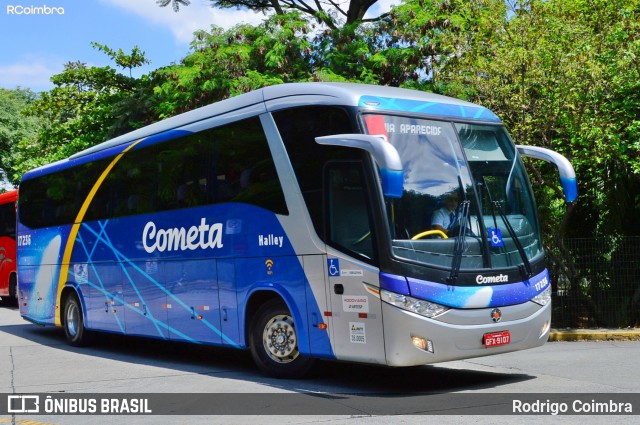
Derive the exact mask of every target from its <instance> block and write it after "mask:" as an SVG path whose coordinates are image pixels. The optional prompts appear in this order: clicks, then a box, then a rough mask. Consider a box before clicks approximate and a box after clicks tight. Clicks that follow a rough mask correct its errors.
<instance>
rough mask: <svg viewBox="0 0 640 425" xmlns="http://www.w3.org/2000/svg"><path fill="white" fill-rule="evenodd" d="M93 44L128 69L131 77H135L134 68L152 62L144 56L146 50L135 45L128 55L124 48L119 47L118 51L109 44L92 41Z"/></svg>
mask: <svg viewBox="0 0 640 425" xmlns="http://www.w3.org/2000/svg"><path fill="white" fill-rule="evenodd" d="M91 46H92V47H93V48H95V49H97V50H100V51H101V52H103V53H105V54H106V55H107V56H109V57H110V58H111V60H113V61H114V62H115V63H116V65H118V66H119V67H121V68H123V69H128V70H129V77H133V75H132V71H133V68H137V67H139V66H142V65H146V64H150V63H151V61H150V60H148V59H147V58H146V57H145V56H144V52H143V51H142V50H140V48H139V47H138V46H134V47H133V49H131V53H129V54H128V55H127V54H125V53H124V52H123V51H122V49H118V51H117V52H116V51H115V50H113V49H111V48H109V47H108V46H105V45H104V44H100V43H96V42H91Z"/></svg>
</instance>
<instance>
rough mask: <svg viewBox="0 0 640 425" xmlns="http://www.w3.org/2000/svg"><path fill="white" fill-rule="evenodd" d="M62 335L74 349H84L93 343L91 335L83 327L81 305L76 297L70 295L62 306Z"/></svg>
mask: <svg viewBox="0 0 640 425" xmlns="http://www.w3.org/2000/svg"><path fill="white" fill-rule="evenodd" d="M64 333H65V336H66V337H67V342H68V343H69V345H72V346H74V347H84V346H87V345H89V344H91V342H92V341H93V333H92V332H91V331H89V330H87V329H86V328H85V327H84V316H83V315H82V304H80V300H78V297H77V296H76V295H70V296H69V297H68V298H67V302H66V303H65V306H64Z"/></svg>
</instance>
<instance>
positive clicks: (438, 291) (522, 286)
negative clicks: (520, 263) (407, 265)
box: [380, 269, 550, 308]
mask: <svg viewBox="0 0 640 425" xmlns="http://www.w3.org/2000/svg"><path fill="white" fill-rule="evenodd" d="M549 284H550V280H549V272H548V271H547V270H546V269H545V270H544V271H542V272H541V273H539V274H538V275H536V276H534V277H532V278H531V279H529V280H525V281H523V282H517V283H508V284H504V285H478V286H450V285H445V284H442V283H436V282H429V281H426V280H419V279H414V278H411V277H409V278H406V279H405V278H404V277H402V276H394V275H389V274H386V273H381V274H380V287H381V289H386V290H388V291H392V292H396V293H399V294H403V295H410V296H412V297H415V298H419V299H423V300H427V301H431V302H434V303H438V304H442V305H445V306H448V307H452V308H489V307H503V306H507V305H516V304H522V303H524V302H527V301H530V300H531V299H532V298H534V297H535V296H536V295H538V294H540V293H541V292H542V291H544V290H545V289H547V287H548V286H549Z"/></svg>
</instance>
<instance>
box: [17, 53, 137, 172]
mask: <svg viewBox="0 0 640 425" xmlns="http://www.w3.org/2000/svg"><path fill="white" fill-rule="evenodd" d="M94 47H97V48H99V49H100V50H102V51H103V52H105V53H107V54H109V55H110V56H111V57H112V59H114V60H116V62H117V63H118V64H119V65H120V66H125V67H133V66H139V65H140V64H143V63H146V62H147V60H146V59H145V58H144V54H143V53H142V52H140V51H139V50H138V49H137V48H136V49H134V50H133V51H132V53H131V55H128V56H127V55H124V53H123V52H122V50H119V51H118V52H114V51H113V50H111V49H109V48H108V47H106V46H101V45H98V44H96V43H94ZM51 81H52V82H53V83H54V85H55V87H54V88H53V89H52V90H50V91H48V92H44V93H41V94H40V96H39V97H38V98H37V99H35V100H34V101H32V102H30V103H29V105H28V107H27V108H26V109H25V113H26V114H27V115H28V116H29V117H30V119H35V120H37V121H38V122H39V123H40V126H39V128H38V130H37V133H36V134H35V136H32V137H23V138H22V139H21V140H20V141H19V142H18V143H17V145H15V146H14V147H13V149H12V152H11V164H10V167H9V168H10V171H11V179H12V180H13V181H18V180H19V178H20V176H21V175H22V174H24V172H26V171H28V170H30V169H32V168H34V167H37V166H40V165H43V164H47V163H50V162H53V161H56V160H59V159H62V158H66V157H68V156H70V155H72V154H74V153H76V152H78V151H80V150H83V149H86V148H88V147H91V146H94V145H96V144H97V143H100V142H102V141H104V140H106V139H108V138H110V137H113V136H115V135H118V134H121V133H123V132H126V131H129V130H131V129H132V128H135V127H136V126H139V125H142V123H144V122H145V120H144V119H143V118H139V116H140V113H139V112H140V111H141V108H140V104H144V101H140V100H139V99H140V98H141V99H148V96H145V95H144V94H141V92H144V90H143V88H144V87H145V86H144V82H145V81H147V82H148V78H143V79H141V80H136V79H134V78H131V77H127V76H125V75H122V74H119V73H118V72H117V71H116V70H115V69H113V68H111V67H108V66H107V67H87V66H86V65H85V64H84V63H81V62H69V63H67V64H65V67H64V71H63V72H61V73H60V74H57V75H54V76H53V77H52V78H51ZM136 96H138V97H136ZM136 100H138V102H137V103H136ZM134 103H135V104H136V108H135V109H134V110H133V111H134V112H132V113H131V112H129V111H128V108H129V107H130V106H131V105H132V104H134ZM136 118H138V119H140V120H141V121H142V122H138V121H136Z"/></svg>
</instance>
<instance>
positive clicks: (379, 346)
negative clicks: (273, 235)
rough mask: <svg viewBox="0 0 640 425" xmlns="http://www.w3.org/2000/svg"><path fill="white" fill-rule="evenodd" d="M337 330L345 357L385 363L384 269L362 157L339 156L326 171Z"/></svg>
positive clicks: (333, 314) (329, 271) (332, 299)
mask: <svg viewBox="0 0 640 425" xmlns="http://www.w3.org/2000/svg"><path fill="white" fill-rule="evenodd" d="M324 188H325V190H324V193H325V220H326V229H327V230H326V231H327V235H326V237H327V243H328V244H329V245H330V246H331V247H332V248H329V249H328V252H327V259H326V261H327V263H326V272H327V282H328V285H329V297H330V302H331V321H330V324H331V331H332V336H333V338H332V340H333V345H334V350H335V354H336V357H337V358H338V359H341V360H353V361H364V362H370V363H379V364H384V363H385V352H384V335H383V327H382V311H381V305H380V292H379V283H378V282H379V278H378V275H379V270H378V268H377V267H375V266H374V264H375V262H376V261H375V260H376V256H377V254H376V249H375V234H374V232H373V226H372V225H371V214H370V202H369V196H368V189H367V185H366V184H365V178H364V168H363V164H362V162H361V161H334V162H329V163H327V165H326V166H325V172H324Z"/></svg>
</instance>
